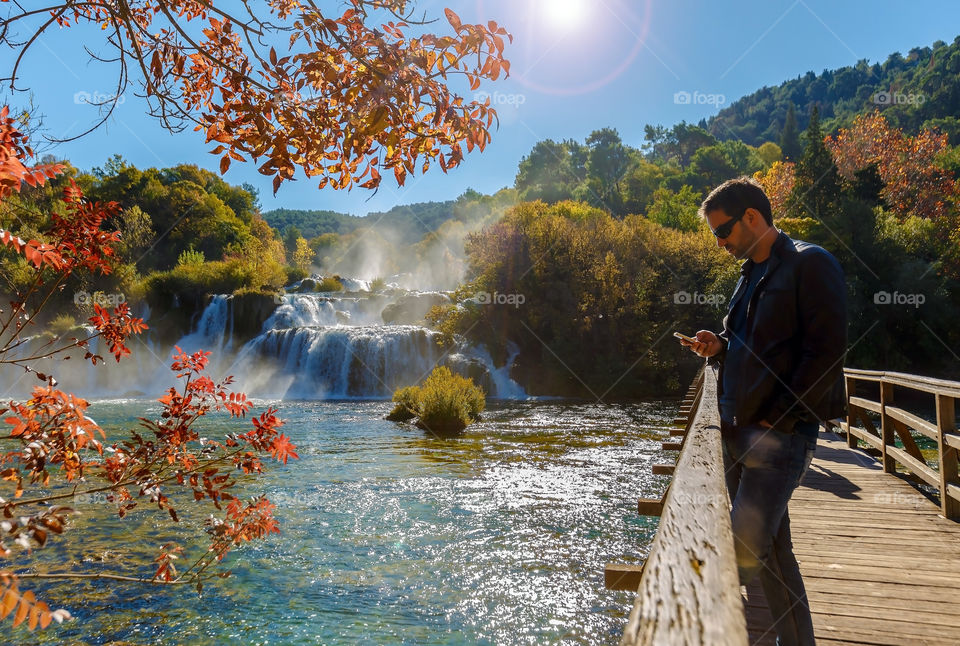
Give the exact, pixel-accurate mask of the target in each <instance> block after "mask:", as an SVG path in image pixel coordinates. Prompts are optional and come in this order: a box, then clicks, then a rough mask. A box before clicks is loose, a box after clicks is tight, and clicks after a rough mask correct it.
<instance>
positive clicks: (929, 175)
mask: <svg viewBox="0 0 960 646" xmlns="http://www.w3.org/2000/svg"><path fill="white" fill-rule="evenodd" d="M826 144H827V148H829V149H830V152H831V153H832V154H833V158H834V161H835V162H836V164H837V170H838V171H839V172H840V175H841V176H843V177H844V178H845V179H847V180H848V181H849V180H852V179H853V177H854V175H855V174H856V173H857V172H858V171H861V170H863V169H865V168H867V167H870V166H875V167H876V169H877V173H878V174H879V175H880V179H881V180H882V181H883V189H882V191H881V196H882V197H883V199H884V201H885V202H886V203H887V205H888V206H889V207H890V208H891V209H893V210H894V211H895V212H897V213H899V214H907V213H912V214H913V215H917V216H920V217H922V218H929V219H934V218H939V217H941V216H943V215H945V214H946V213H947V211H948V202H947V200H948V199H949V198H950V197H952V196H956V195H957V187H956V182H955V180H954V179H953V177H952V174H951V173H950V172H949V171H947V170H945V169H944V168H942V167H941V165H940V164H939V163H938V161H937V157H938V156H939V155H940V154H941V153H942V152H943V151H944V150H946V149H947V147H948V146H947V135H946V134H942V133H937V132H934V131H932V130H921V131H920V132H919V133H918V134H917V135H916V136H913V137H911V136H909V135H906V134H904V133H903V131H901V130H900V129H899V128H892V127H891V126H890V125H889V124H888V123H887V120H886V119H885V118H884V117H883V116H882V115H881V114H880V113H879V112H873V113H871V114H864V115H860V116H858V117H857V118H856V119H855V120H854V122H853V125H852V126H850V128H843V129H841V130H840V132H838V133H837V135H836V136H835V137H827V139H826Z"/></svg>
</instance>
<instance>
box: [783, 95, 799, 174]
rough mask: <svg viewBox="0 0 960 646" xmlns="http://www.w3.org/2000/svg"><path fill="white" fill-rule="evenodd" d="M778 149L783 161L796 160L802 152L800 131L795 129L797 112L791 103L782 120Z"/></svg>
mask: <svg viewBox="0 0 960 646" xmlns="http://www.w3.org/2000/svg"><path fill="white" fill-rule="evenodd" d="M780 150H781V152H782V153H783V160H784V161H797V160H798V159H800V155H802V154H803V148H801V147H800V132H799V130H798V129H797V113H796V112H795V111H794V109H793V104H792V103H791V104H790V107H789V108H788V109H787V118H786V120H785V121H784V122H783V131H782V132H781V133H780Z"/></svg>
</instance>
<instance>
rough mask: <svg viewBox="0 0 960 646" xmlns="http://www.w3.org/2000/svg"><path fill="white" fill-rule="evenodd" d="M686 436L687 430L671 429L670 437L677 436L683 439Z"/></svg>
mask: <svg viewBox="0 0 960 646" xmlns="http://www.w3.org/2000/svg"><path fill="white" fill-rule="evenodd" d="M686 434H687V430H686V429H684V428H671V429H670V435H672V436H677V435H679V436H680V437H683V436H684V435H686Z"/></svg>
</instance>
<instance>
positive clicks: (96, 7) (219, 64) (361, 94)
mask: <svg viewBox="0 0 960 646" xmlns="http://www.w3.org/2000/svg"><path fill="white" fill-rule="evenodd" d="M345 4H346V5H347V6H346V8H345V9H344V10H343V12H342V13H340V14H335V13H334V11H335V10H334V9H329V10H328V9H327V8H326V7H325V8H323V9H321V8H320V7H318V6H317V4H315V3H314V2H313V1H312V0H267V2H265V3H257V4H256V5H251V4H250V3H246V2H245V3H242V7H243V8H242V9H241V8H240V5H229V4H227V5H224V4H221V5H220V6H218V7H215V6H213V3H211V2H208V1H205V0H127V1H125V2H103V3H100V2H94V3H77V2H73V1H69V2H67V1H65V2H60V3H56V2H54V3H52V4H48V5H46V6H44V7H42V8H38V7H29V8H24V6H25V5H22V4H20V3H16V6H17V8H18V9H19V11H16V10H11V15H10V16H9V17H7V18H6V20H5V21H4V23H3V25H2V27H3V28H2V30H0V45H6V46H8V47H9V48H10V49H11V50H13V54H14V55H12V56H10V57H9V59H8V60H9V61H10V63H9V67H8V70H9V71H8V72H7V74H6V75H5V76H3V77H0V80H4V81H8V82H9V83H10V85H11V87H12V88H17V83H18V82H19V81H20V78H19V76H18V75H19V70H20V63H21V61H22V60H23V56H24V55H25V54H27V53H28V51H29V49H30V47H31V46H32V45H33V44H34V43H36V42H37V41H38V40H41V36H43V35H44V34H45V33H46V32H47V30H48V29H50V28H51V27H53V26H56V27H59V28H70V27H73V26H75V25H90V26H93V27H99V28H100V29H101V30H102V32H103V33H104V34H105V38H104V40H103V42H102V45H103V46H104V47H105V48H107V49H108V50H112V52H110V51H108V52H104V53H101V54H99V55H98V56H97V57H96V58H97V60H99V61H101V62H112V63H114V64H116V65H117V84H116V86H115V92H114V94H113V96H111V97H110V98H108V99H106V100H105V101H102V102H98V103H96V105H99V107H100V108H102V110H101V112H102V113H103V114H102V118H101V119H100V121H99V122H98V123H97V124H95V125H94V126H93V127H92V128H91V130H92V129H94V128H96V127H97V126H99V125H100V124H102V123H103V122H104V121H105V120H106V119H107V118H108V117H109V116H110V114H111V112H112V111H113V109H114V108H115V107H116V105H117V102H118V101H119V98H120V97H121V96H123V93H124V92H125V91H127V90H128V89H129V88H130V86H131V85H132V84H133V83H134V82H135V80H139V82H140V84H141V87H142V91H143V95H144V96H145V97H146V99H147V101H148V103H149V106H150V111H151V114H153V115H155V116H156V117H157V118H158V119H160V121H161V122H162V124H163V125H164V126H165V127H167V128H169V129H170V130H173V131H178V130H182V129H184V128H186V127H189V126H192V127H193V128H194V129H195V130H202V131H204V132H205V134H206V141H207V142H208V143H211V144H214V145H215V147H214V148H213V149H212V150H211V152H212V153H213V154H215V155H219V156H220V171H221V173H222V172H226V170H227V169H228V168H229V167H230V164H231V162H232V161H245V160H248V159H249V160H254V161H258V162H259V161H260V160H261V159H265V161H263V162H262V163H260V166H259V171H260V172H261V173H263V174H264V175H268V176H272V177H273V178H274V179H273V188H274V192H276V190H277V189H278V188H279V186H280V185H281V183H282V182H283V181H285V180H291V179H293V177H294V172H295V171H296V170H297V169H298V168H300V169H302V170H303V172H304V173H306V175H307V176H310V177H318V178H319V186H320V187H321V188H322V187H324V186H327V185H328V184H329V185H331V186H333V187H334V188H348V187H350V186H352V185H353V184H354V183H360V186H363V187H365V188H376V187H377V186H378V185H379V183H380V178H381V175H380V171H381V170H391V171H393V174H394V176H395V178H396V181H397V182H398V183H399V184H403V182H404V180H405V178H406V176H407V175H408V174H409V173H413V172H415V170H416V168H417V166H418V164H421V161H422V165H421V166H420V168H421V170H422V171H424V172H425V171H426V170H427V169H428V168H429V167H430V165H431V164H432V163H436V164H437V165H439V166H440V168H441V169H442V170H444V171H446V170H448V169H449V168H452V167H455V166H457V165H458V164H459V163H460V161H461V160H462V159H463V149H462V145H461V144H462V143H465V144H466V147H467V150H468V151H471V150H473V149H474V148H475V147H476V148H479V149H480V150H483V149H484V147H485V146H486V144H487V143H488V142H489V140H490V132H489V128H490V127H491V125H492V123H493V120H494V119H495V118H496V112H495V111H494V110H493V109H492V108H491V107H490V105H489V100H487V101H483V102H481V101H476V100H474V101H467V100H465V99H464V98H463V97H461V96H459V95H457V94H456V93H454V92H453V91H451V90H450V88H449V87H448V86H447V81H448V79H449V78H450V77H451V76H453V75H462V76H464V77H465V78H466V80H467V81H468V83H469V85H470V89H471V90H477V89H478V88H479V87H480V83H481V81H482V80H483V79H492V80H495V79H497V78H499V77H500V75H501V73H503V74H509V72H510V65H509V62H508V61H506V60H505V59H504V58H503V48H504V38H508V39H512V37H511V36H510V35H509V34H508V33H507V32H506V30H504V29H503V28H501V27H499V26H498V25H497V24H496V23H495V22H493V21H490V22H489V23H488V24H487V25H469V24H462V23H461V22H460V19H459V18H458V17H457V15H456V14H455V13H454V12H452V11H450V10H449V9H447V10H445V13H446V19H447V22H448V23H449V25H450V26H451V27H452V29H453V32H452V34H450V35H442V36H441V35H436V34H431V33H426V34H423V35H418V36H411V35H407V34H406V33H405V31H407V30H409V29H410V24H411V22H413V21H412V20H410V18H411V17H412V15H413V11H414V7H413V3H412V2H409V1H408V0H348V1H347V2H346V3H345ZM8 6H9V5H8ZM223 7H229V9H225V8H223ZM230 11H236V13H228V12H230ZM378 17H379V18H381V19H384V20H386V19H389V18H392V19H394V20H390V21H389V22H387V23H386V24H382V25H377V24H376V23H377V19H378ZM428 23H429V21H427V20H422V21H420V22H417V23H416V25H417V26H423V25H426V24H428ZM375 25H376V26H375ZM87 44H89V43H87ZM277 47H280V51H278V50H277ZM284 47H285V48H286V51H284ZM95 49H97V47H96V46H91V47H90V50H95ZM90 50H88V51H90ZM87 132H89V130H88V131H87Z"/></svg>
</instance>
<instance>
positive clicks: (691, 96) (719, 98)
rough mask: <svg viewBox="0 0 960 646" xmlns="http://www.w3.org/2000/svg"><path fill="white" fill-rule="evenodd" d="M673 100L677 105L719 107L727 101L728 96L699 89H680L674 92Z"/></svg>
mask: <svg viewBox="0 0 960 646" xmlns="http://www.w3.org/2000/svg"><path fill="white" fill-rule="evenodd" d="M673 102H674V103H675V104H676V105H714V106H717V107H719V106H721V105H723V104H724V103H726V102H727V97H726V96H724V95H723V94H707V93H706V92H700V91H699V90H694V91H693V92H687V91H686V90H679V91H678V92H674V93H673Z"/></svg>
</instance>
